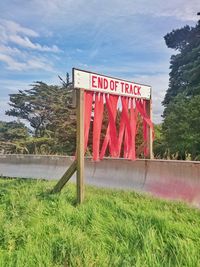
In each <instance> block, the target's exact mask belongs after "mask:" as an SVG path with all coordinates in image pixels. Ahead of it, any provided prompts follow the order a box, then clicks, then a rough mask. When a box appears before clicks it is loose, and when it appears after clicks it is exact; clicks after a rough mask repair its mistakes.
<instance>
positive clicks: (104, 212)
mask: <svg viewBox="0 0 200 267" xmlns="http://www.w3.org/2000/svg"><path fill="white" fill-rule="evenodd" d="M53 185H54V182H46V181H33V180H11V179H10V180H5V179H0V266H6V267H10V266H13V267H16V266H20V267H21V266H22V267H24V266H27V267H31V266H37V267H38V266H48V267H50V266H52V267H53V266H54V267H55V266H66V267H67V266H81V267H82V266H83V267H84V266H85V267H90V266H98V267H99V266H106V267H107V266H120V267H123V266H141V267H145V266H150V267H156V266H180V267H183V266H186V267H190V266H194V267H198V266H200V211H199V210H195V209H192V208H189V207H187V206H186V205H185V204H179V203H172V202H165V201H160V200H156V199H153V198H150V197H147V196H143V195H140V194H136V193H133V192H123V191H111V190H103V189H96V188H92V187H87V190H86V200H85V202H84V204H83V205H81V206H78V207H76V206H75V204H74V203H75V186H74V185H69V186H66V188H65V189H64V190H63V192H62V193H60V194H57V195H50V194H48V193H47V192H48V190H49V189H51V188H52V187H53Z"/></svg>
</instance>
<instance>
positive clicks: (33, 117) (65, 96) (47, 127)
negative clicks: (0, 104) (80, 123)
mask: <svg viewBox="0 0 200 267" xmlns="http://www.w3.org/2000/svg"><path fill="white" fill-rule="evenodd" d="M67 79H69V77H68V76H67ZM68 82H69V81H68ZM71 100H72V94H71V90H70V87H69V86H68V84H67V83H62V86H54V85H47V84H46V83H43V82H36V83H34V84H33V85H32V88H31V89H29V90H19V92H18V93H16V94H11V95H10V102H9V104H10V106H11V107H12V108H11V109H10V110H8V111H6V114H7V115H10V116H15V117H17V118H19V119H25V120H27V121H28V122H29V123H30V126H31V128H32V129H33V136H34V137H35V138H37V140H38V142H39V144H40V143H41V142H40V138H43V139H42V140H43V141H45V142H46V145H48V144H49V145H50V144H51V148H50V147H49V151H51V152H52V153H61V154H62V153H70V154H74V152H75V139H76V138H75V132H76V116H75V115H76V114H75V110H74V109H73V108H72V106H71ZM48 138H49V139H48ZM40 145H41V144H40Z"/></svg>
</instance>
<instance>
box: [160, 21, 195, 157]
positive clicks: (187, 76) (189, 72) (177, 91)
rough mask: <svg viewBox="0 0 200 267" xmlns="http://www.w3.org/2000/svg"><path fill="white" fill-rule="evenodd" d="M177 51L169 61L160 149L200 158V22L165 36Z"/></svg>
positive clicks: (169, 44)
mask: <svg viewBox="0 0 200 267" xmlns="http://www.w3.org/2000/svg"><path fill="white" fill-rule="evenodd" d="M164 38H165V41H166V44H167V46H168V47H169V48H173V49H175V50H178V51H179V53H177V54H176V55H172V57H171V62H170V69H171V72H170V80H169V88H168V90H167V92H166V95H165V99H164V101H163V104H164V106H165V110H164V114H163V117H164V123H163V136H164V140H163V147H164V146H165V147H166V150H167V154H174V155H177V158H179V159H186V158H191V159H200V145H199V144H200V105H199V100H200V21H199V22H198V24H197V25H196V26H195V27H189V26H185V27H183V28H182V29H177V30H173V31H172V32H171V33H168V34H167V35H166V36H165V37H164Z"/></svg>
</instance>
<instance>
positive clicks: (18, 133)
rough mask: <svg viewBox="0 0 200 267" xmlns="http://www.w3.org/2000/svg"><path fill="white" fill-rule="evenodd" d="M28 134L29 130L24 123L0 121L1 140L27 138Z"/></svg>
mask: <svg viewBox="0 0 200 267" xmlns="http://www.w3.org/2000/svg"><path fill="white" fill-rule="evenodd" d="M28 136H29V130H28V128H27V127H26V126H25V125H24V124H23V123H21V122H16V121H11V122H4V121H0V141H13V140H19V139H26V138H27V137H28Z"/></svg>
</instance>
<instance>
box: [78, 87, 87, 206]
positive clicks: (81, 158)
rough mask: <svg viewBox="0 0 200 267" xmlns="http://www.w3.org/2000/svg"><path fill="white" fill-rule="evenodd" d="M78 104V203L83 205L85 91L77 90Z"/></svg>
mask: <svg viewBox="0 0 200 267" xmlns="http://www.w3.org/2000/svg"><path fill="white" fill-rule="evenodd" d="M76 101H77V102H76V103H77V115H76V117H77V133H76V147H77V151H76V155H77V173H76V179H77V202H78V204H81V203H82V202H83V199H84V190H85V189H84V180H85V179H84V90H83V89H77V90H76Z"/></svg>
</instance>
